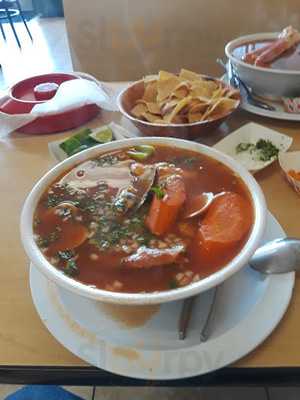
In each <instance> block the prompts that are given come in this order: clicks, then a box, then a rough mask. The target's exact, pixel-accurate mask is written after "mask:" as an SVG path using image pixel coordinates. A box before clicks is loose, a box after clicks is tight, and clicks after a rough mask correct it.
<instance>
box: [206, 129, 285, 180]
mask: <svg viewBox="0 0 300 400" xmlns="http://www.w3.org/2000/svg"><path fill="white" fill-rule="evenodd" d="M259 139H265V140H270V141H271V142H272V143H273V144H274V146H276V147H277V148H278V149H279V150H280V152H285V151H287V150H288V149H289V147H290V146H291V144H292V142H293V139H292V138H291V137H289V136H287V135H283V134H282V133H279V132H277V131H274V130H273V129H270V128H266V127H264V126H262V125H259V124H255V123H254V122H250V123H249V124H246V125H243V126H242V127H241V128H239V129H237V130H236V131H234V132H232V133H230V134H229V135H227V136H226V137H225V138H224V139H222V140H221V141H220V142H218V143H217V144H215V146H214V147H215V148H216V149H218V150H220V151H222V152H223V153H226V154H228V155H229V156H230V157H232V158H234V159H235V160H237V161H238V162H240V163H241V164H243V165H244V167H245V168H247V169H248V170H249V171H251V172H253V173H255V172H257V171H259V170H261V169H263V168H265V167H267V166H268V165H270V164H272V162H273V161H275V160H276V157H273V158H272V159H270V160H269V161H260V160H257V159H255V157H254V156H253V155H251V154H250V153H249V152H248V151H243V152H240V153H237V152H236V146H237V145H238V144H240V143H253V144H256V142H257V141H258V140H259Z"/></svg>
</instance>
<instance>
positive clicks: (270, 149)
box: [235, 139, 279, 161]
mask: <svg viewBox="0 0 300 400" xmlns="http://www.w3.org/2000/svg"><path fill="white" fill-rule="evenodd" d="M235 150H236V153H241V152H244V151H248V152H250V154H254V153H255V157H256V158H257V159H258V160H260V161H269V160H271V159H272V158H276V157H277V156H278V153H279V149H278V148H277V147H276V146H275V145H274V144H273V143H272V142H271V141H270V140H265V139H259V140H258V141H257V142H256V144H253V143H239V144H238V145H237V146H236V148H235Z"/></svg>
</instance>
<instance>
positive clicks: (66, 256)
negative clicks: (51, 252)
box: [57, 250, 75, 260]
mask: <svg viewBox="0 0 300 400" xmlns="http://www.w3.org/2000/svg"><path fill="white" fill-rule="evenodd" d="M57 255H58V257H59V258H60V259H61V260H70V259H71V258H73V257H74V256H75V253H74V251H73V250H65V251H58V252H57Z"/></svg>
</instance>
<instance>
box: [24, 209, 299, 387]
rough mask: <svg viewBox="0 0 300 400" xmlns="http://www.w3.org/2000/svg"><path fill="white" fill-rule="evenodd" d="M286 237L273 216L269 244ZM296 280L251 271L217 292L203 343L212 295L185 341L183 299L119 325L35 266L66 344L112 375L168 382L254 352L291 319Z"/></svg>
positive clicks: (45, 310)
mask: <svg viewBox="0 0 300 400" xmlns="http://www.w3.org/2000/svg"><path fill="white" fill-rule="evenodd" d="M283 236H285V234H284V231H283V230H282V228H281V226H280V225H279V224H278V222H277V221H276V220H275V219H274V217H272V216H271V215H270V214H269V216H268V223H267V228H266V232H265V236H264V239H263V242H266V241H269V240H272V239H275V238H279V237H283ZM294 280H295V274H294V273H293V272H291V273H288V274H282V275H273V276H267V277H262V276H261V275H260V274H258V273H257V272H255V271H253V270H252V269H250V268H249V267H246V268H244V269H242V270H241V271H239V272H238V273H237V274H235V275H234V276H232V277H231V278H230V279H228V280H226V281H225V282H224V283H223V284H222V286H221V287H220V288H219V289H218V295H217V300H216V313H215V318H214V321H213V324H212V332H213V333H212V335H211V337H210V338H209V340H208V341H207V342H205V343H200V338H199V332H200V327H201V324H202V323H203V321H202V318H201V310H203V309H205V307H206V304H207V303H206V302H207V301H208V300H209V296H210V294H209V292H206V293H203V294H201V295H200V296H199V298H198V303H197V307H196V309H195V312H194V315H193V319H192V321H191V322H192V323H191V326H190V329H189V331H188V337H187V339H186V340H185V341H180V340H179V339H178V337H177V322H178V316H179V313H180V309H181V306H182V301H177V302H172V303H166V304H163V305H161V306H160V308H159V309H158V311H157V312H156V313H154V314H153V317H152V318H150V319H149V320H148V321H147V322H146V324H145V325H143V326H141V327H133V326H131V327H129V326H128V325H127V324H124V323H122V322H120V321H117V320H115V318H114V317H112V315H113V314H111V312H107V308H105V307H106V306H103V305H102V304H101V303H100V302H95V301H93V300H89V299H85V298H83V297H79V296H77V295H74V294H73V293H71V292H69V291H66V290H65V289H63V288H58V287H57V286H56V285H55V284H53V283H51V282H50V281H48V280H47V279H46V278H45V277H44V276H43V275H42V274H41V273H40V272H39V270H38V269H37V268H34V267H32V268H31V269H30V287H31V293H32V298H33V301H34V304H35V307H36V309H37V311H38V313H39V315H40V317H41V319H42V321H43V322H44V324H45V326H46V327H47V328H48V330H49V331H50V332H51V333H52V335H53V336H54V337H55V338H56V339H57V340H58V341H59V342H60V343H61V344H62V345H63V346H65V347H66V348H67V349H68V350H70V351H71V352H72V353H74V354H75V355H76V356H78V357H79V358H81V359H83V360H84V361H86V362H88V363H89V364H92V365H94V366H96V367H99V368H101V369H104V370H106V371H110V372H113V373H116V374H119V375H124V376H128V377H132V378H141V379H163V380H167V379H180V378H187V377H191V376H196V375H201V374H205V373H208V372H211V371H214V370H217V369H219V368H222V367H224V366H226V365H228V364H231V363H233V362H234V361H236V360H238V359H239V358H241V357H243V356H245V355H246V354H247V353H249V352H250V351H252V350H253V349H255V348H256V347H257V346H258V345H259V344H260V343H261V342H262V341H263V340H264V339H265V338H266V337H267V336H269V335H270V333H271V332H272V331H273V329H274V328H275V327H276V325H277V324H278V323H279V321H280V320H281V318H282V316H283V315H284V313H285V311H286V309H287V307H288V304H289V302H290V298H291V295H292V291H293V286H294ZM103 307H104V308H103ZM266 316H267V318H266ZM249 332H251V335H249Z"/></svg>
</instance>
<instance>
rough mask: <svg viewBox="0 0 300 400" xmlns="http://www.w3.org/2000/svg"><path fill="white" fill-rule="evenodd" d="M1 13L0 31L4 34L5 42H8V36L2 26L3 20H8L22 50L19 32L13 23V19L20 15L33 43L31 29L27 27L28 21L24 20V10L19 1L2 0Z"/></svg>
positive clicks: (0, 0)
mask: <svg viewBox="0 0 300 400" xmlns="http://www.w3.org/2000/svg"><path fill="white" fill-rule="evenodd" d="M15 7H16V8H15ZM0 13H1V14H0V30H1V33H2V36H3V39H4V40H6V35H5V31H4V29H3V25H2V21H1V19H3V18H7V19H8V22H9V24H10V26H11V29H12V31H13V34H14V36H15V39H16V42H17V44H18V46H19V48H20V49H21V42H20V39H19V37H18V34H17V31H16V29H15V26H14V21H13V17H15V16H18V15H19V16H20V18H21V19H22V21H23V24H24V26H25V28H26V31H27V33H28V35H29V37H30V39H31V40H32V41H33V37H32V35H31V33H30V30H29V27H28V25H27V22H26V20H25V18H24V15H23V12H22V8H21V5H20V2H19V0H0Z"/></svg>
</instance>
